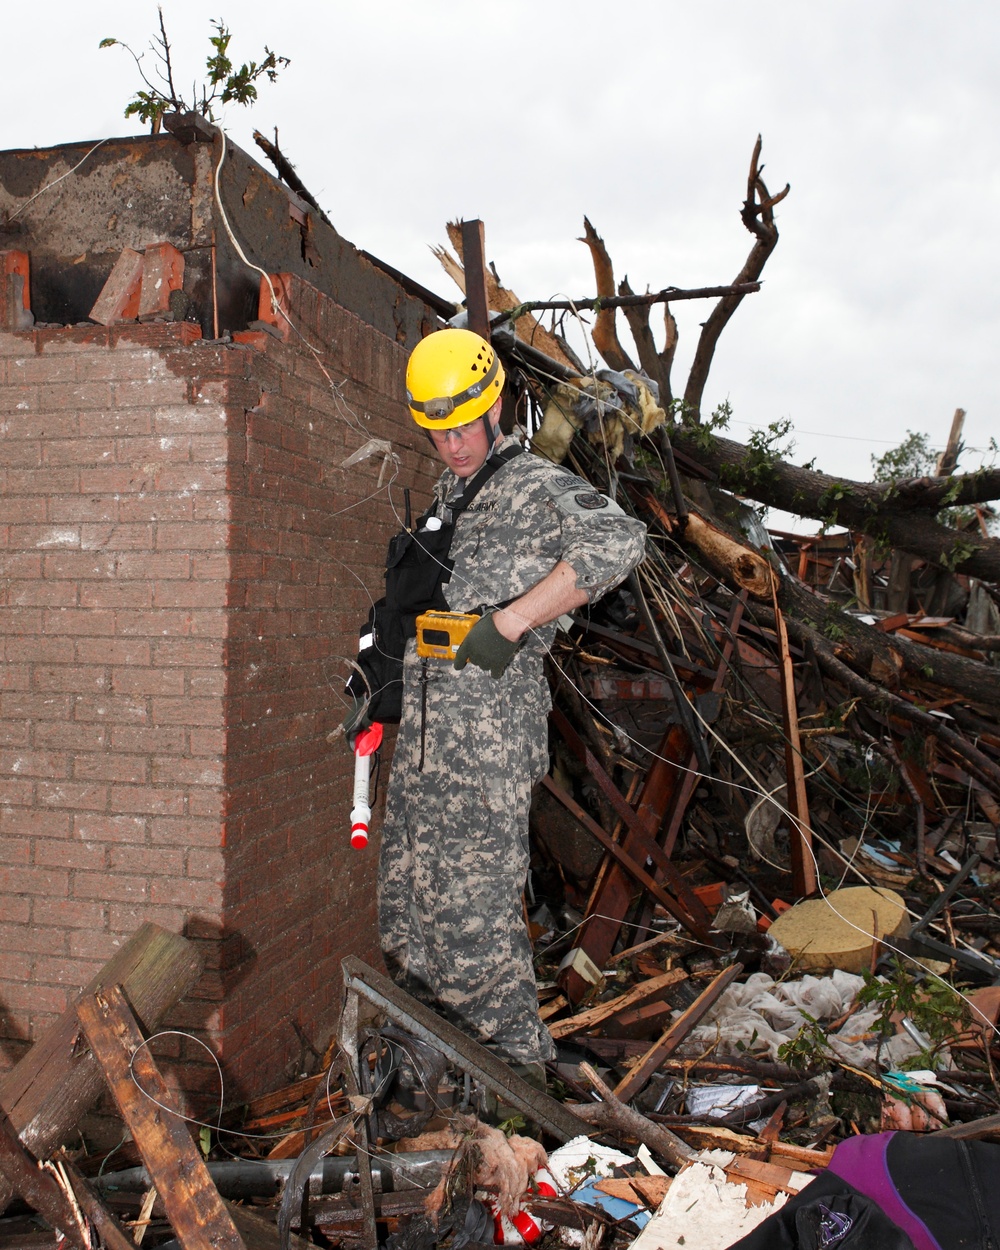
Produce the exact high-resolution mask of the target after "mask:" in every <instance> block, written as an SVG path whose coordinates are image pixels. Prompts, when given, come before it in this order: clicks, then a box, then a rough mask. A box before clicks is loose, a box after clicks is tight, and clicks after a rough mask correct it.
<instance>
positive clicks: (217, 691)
mask: <svg viewBox="0 0 1000 1250" xmlns="http://www.w3.org/2000/svg"><path fill="white" fill-rule="evenodd" d="M226 685H227V682H226V674H225V673H223V672H216V673H206V672H202V673H192V674H191V676H190V679H189V681H188V694H190V695H191V696H192V697H193V698H198V697H204V696H205V695H224V694H225V693H226Z"/></svg>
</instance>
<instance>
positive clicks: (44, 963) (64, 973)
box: [34, 955, 101, 991]
mask: <svg viewBox="0 0 1000 1250" xmlns="http://www.w3.org/2000/svg"><path fill="white" fill-rule="evenodd" d="M100 970H101V965H100V964H99V963H94V962H93V961H90V960H81V959H69V958H68V957H67V956H65V955H64V956H62V957H61V958H49V957H44V956H39V957H38V958H37V959H36V960H35V969H34V982H35V983H36V984H40V985H68V986H70V987H72V988H73V989H76V990H77V991H79V990H81V989H82V988H83V987H84V986H85V985H87V984H88V983H89V982H90V981H92V980H93V979H94V977H95V976H96V975H97V973H98V972H100Z"/></svg>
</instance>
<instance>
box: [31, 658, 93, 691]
mask: <svg viewBox="0 0 1000 1250" xmlns="http://www.w3.org/2000/svg"><path fill="white" fill-rule="evenodd" d="M35 688H36V689H37V690H67V691H71V692H75V693H77V694H87V693H91V694H93V693H96V692H98V691H101V690H107V688H108V674H107V670H106V669H104V668H96V667H95V666H94V665H90V664H83V665H76V664H74V665H68V664H67V665H61V664H60V665H55V666H49V665H46V664H36V665H35Z"/></svg>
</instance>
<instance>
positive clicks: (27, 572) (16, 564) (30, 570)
mask: <svg viewBox="0 0 1000 1250" xmlns="http://www.w3.org/2000/svg"><path fill="white" fill-rule="evenodd" d="M8 541H9V540H8ZM41 570H42V557H41V556H40V555H38V554H36V553H35V552H33V551H26V552H17V553H16V554H9V553H5V554H4V555H3V556H0V577H5V578H28V577H38V576H39V575H40V574H41Z"/></svg>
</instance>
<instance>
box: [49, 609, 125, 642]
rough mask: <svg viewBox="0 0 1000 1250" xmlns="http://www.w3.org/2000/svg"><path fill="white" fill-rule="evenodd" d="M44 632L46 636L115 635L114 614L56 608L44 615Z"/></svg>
mask: <svg viewBox="0 0 1000 1250" xmlns="http://www.w3.org/2000/svg"><path fill="white" fill-rule="evenodd" d="M43 619H44V624H43V626H42V629H43V631H44V632H45V633H46V634H84V635H87V636H89V637H91V638H92V637H94V636H95V635H97V634H113V633H114V632H115V617H114V613H112V612H94V611H88V610H82V609H81V610H80V611H75V610H74V609H72V608H54V609H51V610H49V611H46V612H45V614H44V618H43Z"/></svg>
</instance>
